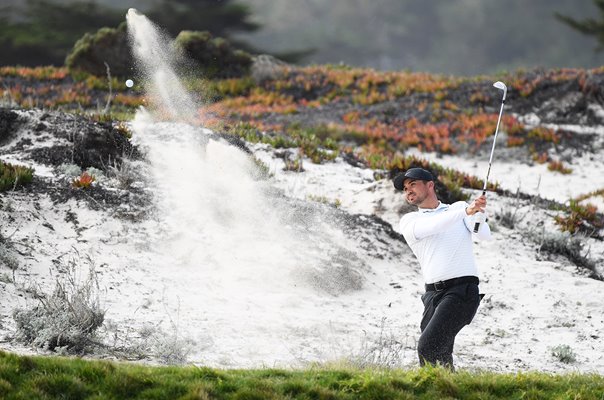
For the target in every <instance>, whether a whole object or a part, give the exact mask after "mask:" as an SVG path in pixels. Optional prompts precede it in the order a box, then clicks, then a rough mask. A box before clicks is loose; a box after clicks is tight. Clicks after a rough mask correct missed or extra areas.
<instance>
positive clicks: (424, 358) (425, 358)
mask: <svg viewBox="0 0 604 400" xmlns="http://www.w3.org/2000/svg"><path fill="white" fill-rule="evenodd" d="M435 345H436V344H435V343H432V341H431V340H429V339H428V337H427V335H421V336H420V337H419V341H418V342H417V355H418V356H419V362H420V365H424V364H425V363H431V364H434V363H436V352H435V350H436V349H435Z"/></svg>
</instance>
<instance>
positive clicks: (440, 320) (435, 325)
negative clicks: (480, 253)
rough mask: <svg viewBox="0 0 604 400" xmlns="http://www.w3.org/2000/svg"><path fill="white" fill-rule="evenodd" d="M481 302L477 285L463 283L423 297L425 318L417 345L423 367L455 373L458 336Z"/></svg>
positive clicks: (427, 293) (431, 292) (470, 320)
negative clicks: (454, 351)
mask: <svg viewBox="0 0 604 400" xmlns="http://www.w3.org/2000/svg"><path fill="white" fill-rule="evenodd" d="M480 298H481V297H480V295H479V294H478V285H477V284H475V283H462V284H460V285H456V286H453V287H451V288H448V289H445V290H442V291H438V292H437V291H428V292H426V293H424V294H423V295H422V302H423V303H424V315H423V318H422V322H421V325H420V327H421V331H422V334H421V336H420V337H419V342H418V344H417V352H418V355H419V362H420V365H424V364H426V363H430V364H436V363H440V364H442V365H444V366H447V367H449V368H451V369H453V345H454V343H455V336H456V335H457V334H458V333H459V331H460V330H461V328H463V327H464V326H466V325H468V324H469V323H470V322H472V319H473V318H474V315H475V314H476V310H477V309H478V304H479V303H480Z"/></svg>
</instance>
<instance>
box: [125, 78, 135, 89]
mask: <svg viewBox="0 0 604 400" xmlns="http://www.w3.org/2000/svg"><path fill="white" fill-rule="evenodd" d="M126 86H128V87H132V86H134V82H133V81H132V79H128V80H127V81H126Z"/></svg>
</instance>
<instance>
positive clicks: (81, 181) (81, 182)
mask: <svg viewBox="0 0 604 400" xmlns="http://www.w3.org/2000/svg"><path fill="white" fill-rule="evenodd" d="M94 181H95V177H94V175H90V174H89V173H88V172H86V171H84V172H82V175H80V176H79V177H78V178H76V179H74V180H73V181H71V186H73V187H74V188H82V189H85V188H88V187H90V186H91V185H92V182H94Z"/></svg>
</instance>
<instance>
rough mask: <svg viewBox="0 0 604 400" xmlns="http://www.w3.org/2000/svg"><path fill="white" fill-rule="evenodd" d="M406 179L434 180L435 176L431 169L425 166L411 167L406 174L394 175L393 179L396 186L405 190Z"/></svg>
mask: <svg viewBox="0 0 604 400" xmlns="http://www.w3.org/2000/svg"><path fill="white" fill-rule="evenodd" d="M405 179H413V180H415V181H434V177H433V176H432V174H431V173H430V171H428V170H425V169H423V168H409V169H408V170H407V171H405V173H404V174H398V175H397V176H395V177H394V179H393V180H392V182H393V183H394V187H395V188H396V189H398V190H403V184H404V183H405Z"/></svg>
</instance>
